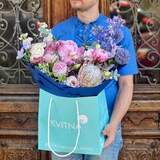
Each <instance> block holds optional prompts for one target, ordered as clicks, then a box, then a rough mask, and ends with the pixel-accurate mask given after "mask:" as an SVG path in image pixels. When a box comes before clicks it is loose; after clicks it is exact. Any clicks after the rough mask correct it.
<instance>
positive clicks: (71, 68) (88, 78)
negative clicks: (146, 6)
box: [17, 17, 129, 89]
mask: <svg viewBox="0 0 160 160" xmlns="http://www.w3.org/2000/svg"><path fill="white" fill-rule="evenodd" d="M122 25H123V21H122V20H121V19H120V18H119V17H114V18H113V19H109V18H108V19H107V20H106V27H104V28H102V27H99V26H97V27H95V28H94V30H93V34H94V35H95V37H96V41H94V42H93V44H92V45H90V46H87V45H84V46H80V47H79V46H78V45H77V44H76V43H75V42H74V41H72V40H65V41H64V40H56V39H55V38H54V35H52V33H51V29H48V26H47V24H46V23H40V22H39V23H38V26H39V27H38V30H39V34H38V42H36V43H34V42H33V39H32V38H31V37H29V36H28V34H27V33H25V34H22V35H21V36H20V40H21V42H22V45H21V48H20V50H19V51H18V55H17V59H22V61H23V62H24V63H25V64H27V65H29V66H30V67H31V66H32V67H31V68H32V70H33V69H34V70H38V72H40V73H41V75H42V74H43V78H45V77H47V78H49V79H50V80H51V79H52V80H53V82H55V83H56V84H58V85H62V86H65V87H71V88H75V89H76V88H93V87H97V86H101V85H102V84H104V82H106V81H107V80H110V79H116V80H117V78H118V76H119V75H118V73H117V67H118V66H119V65H125V64H127V63H128V60H129V53H128V50H126V49H125V48H122V47H121V46H119V45H118V43H119V42H120V41H121V40H122V39H123V32H122V31H121V27H122ZM44 75H45V76H44ZM37 81H39V82H40V80H39V78H38V77H37Z"/></svg>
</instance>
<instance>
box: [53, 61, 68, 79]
mask: <svg viewBox="0 0 160 160" xmlns="http://www.w3.org/2000/svg"><path fill="white" fill-rule="evenodd" d="M52 72H53V73H54V76H55V77H61V76H65V75H66V74H67V65H66V63H64V62H56V63H55V64H54V65H53V68H52Z"/></svg>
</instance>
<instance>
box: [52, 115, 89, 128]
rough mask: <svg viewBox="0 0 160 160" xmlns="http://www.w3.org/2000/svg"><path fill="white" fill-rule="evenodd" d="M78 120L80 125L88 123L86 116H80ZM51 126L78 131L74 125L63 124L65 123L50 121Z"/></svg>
mask: <svg viewBox="0 0 160 160" xmlns="http://www.w3.org/2000/svg"><path fill="white" fill-rule="evenodd" d="M79 120H80V123H81V124H86V123H88V117H87V116H86V115H80V119H79ZM51 125H52V126H53V127H55V128H63V129H78V125H77V124H76V123H69V122H65V121H56V120H51Z"/></svg>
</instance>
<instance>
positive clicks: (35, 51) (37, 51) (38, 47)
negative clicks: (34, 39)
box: [30, 42, 46, 60]
mask: <svg viewBox="0 0 160 160" xmlns="http://www.w3.org/2000/svg"><path fill="white" fill-rule="evenodd" d="M45 46H46V44H45V43H43V42H42V43H35V44H32V46H31V49H30V53H31V60H33V59H34V58H41V57H43V55H44V48H45Z"/></svg>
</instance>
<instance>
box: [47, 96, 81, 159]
mask: <svg viewBox="0 0 160 160" xmlns="http://www.w3.org/2000/svg"><path fill="white" fill-rule="evenodd" d="M52 102H53V98H52V97H51V98H50V102H49V111H48V147H49V149H50V151H52V152H53V154H54V155H56V156H57V157H60V158H64V157H68V156H70V155H71V154H72V153H74V152H75V150H76V149H77V146H78V142H79V137H80V115H79V105H78V101H77V100H76V109H77V127H78V132H77V138H76V143H75V146H74V147H73V149H72V151H71V152H69V153H68V154H64V155H62V154H58V153H56V152H55V151H54V149H53V148H52V147H51V145H50V119H51V107H52Z"/></svg>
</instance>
